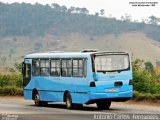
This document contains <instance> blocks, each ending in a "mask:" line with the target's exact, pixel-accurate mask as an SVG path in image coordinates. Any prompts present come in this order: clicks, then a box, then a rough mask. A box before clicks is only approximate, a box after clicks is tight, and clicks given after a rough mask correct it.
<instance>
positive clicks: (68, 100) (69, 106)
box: [65, 93, 73, 109]
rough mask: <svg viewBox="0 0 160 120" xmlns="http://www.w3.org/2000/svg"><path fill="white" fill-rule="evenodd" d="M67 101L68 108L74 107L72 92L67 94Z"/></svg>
mask: <svg viewBox="0 0 160 120" xmlns="http://www.w3.org/2000/svg"><path fill="white" fill-rule="evenodd" d="M65 101H66V107H67V109H72V108H73V103H72V98H71V95H70V93H67V94H66V96H65Z"/></svg>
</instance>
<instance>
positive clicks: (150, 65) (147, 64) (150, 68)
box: [144, 61, 154, 74]
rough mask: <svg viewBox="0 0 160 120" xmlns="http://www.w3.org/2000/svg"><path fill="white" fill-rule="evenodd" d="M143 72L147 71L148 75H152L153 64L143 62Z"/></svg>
mask: <svg viewBox="0 0 160 120" xmlns="http://www.w3.org/2000/svg"><path fill="white" fill-rule="evenodd" d="M144 64H145V70H147V71H148V72H149V73H151V74H154V70H153V64H152V63H151V62H149V61H148V62H145V63H144Z"/></svg>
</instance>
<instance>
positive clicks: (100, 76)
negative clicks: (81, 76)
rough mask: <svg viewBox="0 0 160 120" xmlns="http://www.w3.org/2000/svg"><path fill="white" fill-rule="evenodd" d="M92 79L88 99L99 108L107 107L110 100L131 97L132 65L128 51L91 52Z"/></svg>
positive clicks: (125, 99) (124, 99) (122, 99)
mask: <svg viewBox="0 0 160 120" xmlns="http://www.w3.org/2000/svg"><path fill="white" fill-rule="evenodd" d="M92 70H93V81H91V82H90V92H89V93H90V100H89V101H88V102H87V103H88V104H90V103H96V104H97V107H98V108H100V109H106V108H109V107H110V105H111V102H112V101H127V100H129V99H130V98H132V91H133V86H132V67H131V62H130V57H129V54H128V53H95V54H92Z"/></svg>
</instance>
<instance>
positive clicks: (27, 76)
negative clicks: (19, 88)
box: [22, 62, 31, 87]
mask: <svg viewBox="0 0 160 120" xmlns="http://www.w3.org/2000/svg"><path fill="white" fill-rule="evenodd" d="M22 74H23V86H24V87H25V86H27V84H28V83H29V82H30V80H31V64H29V63H25V62H23V64H22Z"/></svg>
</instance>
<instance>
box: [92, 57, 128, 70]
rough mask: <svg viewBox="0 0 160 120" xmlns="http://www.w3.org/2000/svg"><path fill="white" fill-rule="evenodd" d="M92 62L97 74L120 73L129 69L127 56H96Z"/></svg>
mask: <svg viewBox="0 0 160 120" xmlns="http://www.w3.org/2000/svg"><path fill="white" fill-rule="evenodd" d="M94 62H95V69H96V71H97V72H114V71H118V72H120V71H123V70H127V69H129V56H128V54H111V55H97V56H95V61H94Z"/></svg>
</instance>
